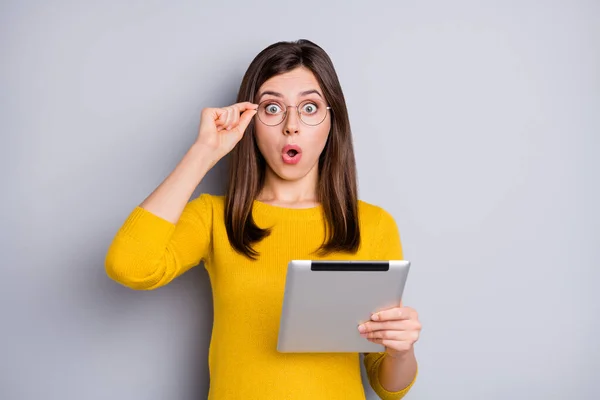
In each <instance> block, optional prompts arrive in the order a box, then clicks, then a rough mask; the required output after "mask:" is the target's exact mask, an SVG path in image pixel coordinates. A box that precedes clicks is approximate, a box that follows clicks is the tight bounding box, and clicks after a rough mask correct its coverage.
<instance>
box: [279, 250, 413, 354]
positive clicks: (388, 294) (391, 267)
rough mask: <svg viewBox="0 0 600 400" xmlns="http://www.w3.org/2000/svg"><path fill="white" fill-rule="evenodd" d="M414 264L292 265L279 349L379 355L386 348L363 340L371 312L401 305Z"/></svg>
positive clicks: (289, 267) (318, 263)
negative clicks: (360, 328)
mask: <svg viewBox="0 0 600 400" xmlns="http://www.w3.org/2000/svg"><path fill="white" fill-rule="evenodd" d="M409 268H410V261H407V260H389V261H320V260H319V261H311V260H292V261H290V262H289V264H288V269H287V274H286V280H285V292H284V298H283V305H282V310H281V320H280V326H279V334H278V341H277V350H278V351H279V352H282V353H289V352H295V353H303V352H327V353H331V352H332V353H342V352H352V353H355V352H378V351H384V350H385V347H384V346H383V345H381V344H378V343H373V342H370V341H369V340H368V339H366V338H363V337H362V336H360V333H359V332H358V325H360V324H361V323H362V322H365V321H368V320H369V319H370V318H371V314H372V313H374V312H377V311H381V310H384V309H388V308H392V307H397V306H398V305H399V304H400V300H401V299H402V293H403V291H404V285H405V283H406V279H407V276H408V271H409Z"/></svg>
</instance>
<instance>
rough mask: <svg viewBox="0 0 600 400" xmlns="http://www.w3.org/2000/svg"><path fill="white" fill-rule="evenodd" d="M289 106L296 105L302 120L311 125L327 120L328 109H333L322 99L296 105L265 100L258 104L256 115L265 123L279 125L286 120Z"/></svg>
mask: <svg viewBox="0 0 600 400" xmlns="http://www.w3.org/2000/svg"><path fill="white" fill-rule="evenodd" d="M289 107H296V110H297V111H298V117H299V118H300V121H302V122H303V123H304V124H306V125H309V126H316V125H319V124H320V123H321V122H323V121H325V117H327V110H331V107H328V106H327V105H326V104H325V103H323V102H322V101H320V100H304V101H302V102H300V103H299V104H298V105H295V106H286V105H285V104H283V103H282V102H280V101H277V100H265V101H263V102H261V103H260V104H259V105H258V112H257V113H256V115H257V116H258V119H259V120H260V121H261V122H262V123H263V124H265V125H268V126H277V125H279V124H281V123H282V122H283V121H284V120H285V117H286V115H287V109H288V108H289Z"/></svg>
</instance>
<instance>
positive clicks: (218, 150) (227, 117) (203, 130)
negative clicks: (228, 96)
mask: <svg viewBox="0 0 600 400" xmlns="http://www.w3.org/2000/svg"><path fill="white" fill-rule="evenodd" d="M257 108H258V105H256V104H253V103H250V102H244V103H236V104H233V105H231V106H229V107H224V108H205V109H204V110H202V117H201V120H200V128H199V129H198V139H197V140H196V143H197V144H199V145H201V146H202V147H205V148H206V149H210V150H211V151H212V152H214V154H215V157H216V158H217V160H218V159H220V158H222V157H224V156H225V155H226V154H227V153H229V152H230V151H231V150H232V149H233V148H234V147H235V145H236V144H237V143H238V142H239V141H240V139H241V138H242V136H243V135H244V131H245V130H246V128H247V127H248V125H249V124H250V121H251V120H252V117H254V115H255V114H256V112H257V111H256V109H257ZM217 160H215V161H217Z"/></svg>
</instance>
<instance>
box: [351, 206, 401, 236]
mask: <svg viewBox="0 0 600 400" xmlns="http://www.w3.org/2000/svg"><path fill="white" fill-rule="evenodd" d="M358 217H359V219H360V221H361V224H362V225H363V226H364V227H365V228H366V229H368V228H373V229H378V228H382V227H383V228H387V229H397V228H396V220H395V219H394V217H393V215H392V214H391V213H390V212H389V211H388V210H386V209H385V208H383V207H381V206H378V205H376V204H372V203H368V202H366V201H364V200H359V201H358Z"/></svg>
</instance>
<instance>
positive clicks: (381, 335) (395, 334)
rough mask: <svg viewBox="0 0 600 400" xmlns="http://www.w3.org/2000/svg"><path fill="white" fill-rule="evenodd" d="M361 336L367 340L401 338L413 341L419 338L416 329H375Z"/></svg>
mask: <svg viewBox="0 0 600 400" xmlns="http://www.w3.org/2000/svg"><path fill="white" fill-rule="evenodd" d="M361 336H363V337H364V338H366V339H369V340H371V339H372V340H383V339H388V340H401V341H407V342H411V343H414V342H416V341H417V340H418V338H419V332H417V331H376V332H369V333H364V334H362V335H361Z"/></svg>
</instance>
